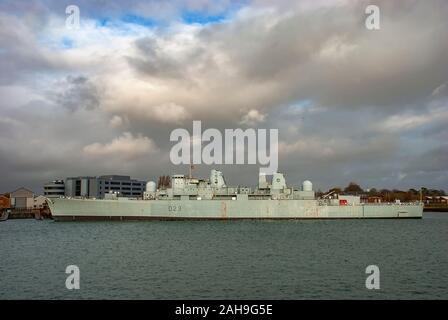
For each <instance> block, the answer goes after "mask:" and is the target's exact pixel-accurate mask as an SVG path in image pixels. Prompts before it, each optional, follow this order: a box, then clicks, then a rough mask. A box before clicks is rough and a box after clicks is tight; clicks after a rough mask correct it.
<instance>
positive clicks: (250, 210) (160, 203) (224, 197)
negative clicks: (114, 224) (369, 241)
mask: <svg viewBox="0 0 448 320" xmlns="http://www.w3.org/2000/svg"><path fill="white" fill-rule="evenodd" d="M270 178H271V179H268V178H267V176H266V175H264V174H260V175H259V181H258V186H257V187H256V188H250V187H241V186H237V187H231V186H227V185H226V181H225V179H224V176H223V174H222V172H221V171H217V170H212V171H211V173H210V178H209V179H197V178H193V177H191V174H190V175H189V176H185V175H173V176H171V179H170V181H169V183H168V184H165V185H164V186H159V188H157V187H156V183H155V182H153V181H149V182H148V183H147V184H146V191H145V192H144V195H143V197H142V198H140V199H136V198H126V197H120V195H118V194H116V193H106V195H105V197H104V199H94V198H69V197H60V198H52V199H47V203H48V206H49V208H50V211H51V214H52V217H53V219H55V220H56V221H64V220H140V219H156V220H183V219H193V220H194V219H196V220H203V219H222V220H225V219H348V218H352V219H358V218H359V219H364V218H400V219H401V218H422V215H423V203H422V202H421V201H420V202H413V203H400V202H394V203H362V202H361V198H360V197H359V196H353V195H336V194H327V195H324V196H322V197H316V196H315V192H314V191H313V185H312V183H311V182H310V181H308V180H306V181H303V183H302V184H301V187H300V188H298V187H296V188H294V187H290V186H287V185H286V180H285V177H284V175H283V174H282V173H274V174H273V175H272V176H270Z"/></svg>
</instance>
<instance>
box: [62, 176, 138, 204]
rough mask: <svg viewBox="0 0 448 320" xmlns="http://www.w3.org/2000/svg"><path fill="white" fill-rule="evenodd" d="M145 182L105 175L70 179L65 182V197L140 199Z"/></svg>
mask: <svg viewBox="0 0 448 320" xmlns="http://www.w3.org/2000/svg"><path fill="white" fill-rule="evenodd" d="M145 186H146V181H140V180H136V179H131V177H130V176H121V175H105V176H99V177H89V176H85V177H82V176H81V177H70V178H67V179H66V180H65V196H66V197H86V198H99V199H102V198H104V196H105V194H107V193H115V194H117V195H118V196H122V197H129V198H141V197H143V192H145Z"/></svg>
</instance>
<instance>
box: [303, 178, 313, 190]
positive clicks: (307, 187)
mask: <svg viewBox="0 0 448 320" xmlns="http://www.w3.org/2000/svg"><path fill="white" fill-rule="evenodd" d="M302 190H303V191H313V184H312V182H311V181H310V180H305V181H303V182H302Z"/></svg>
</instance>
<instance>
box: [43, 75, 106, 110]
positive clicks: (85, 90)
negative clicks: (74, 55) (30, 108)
mask: <svg viewBox="0 0 448 320" xmlns="http://www.w3.org/2000/svg"><path fill="white" fill-rule="evenodd" d="M56 85H57V87H58V89H57V91H56V92H54V91H52V92H50V93H49V96H50V97H49V98H50V99H52V100H53V101H54V103H55V104H57V105H58V106H62V107H64V108H67V109H69V110H71V111H75V110H77V109H80V108H82V109H86V110H92V109H95V108H97V107H98V106H99V105H100V96H99V92H98V89H97V88H96V85H95V84H93V83H92V82H91V81H90V80H89V79H88V78H87V77H85V76H71V75H69V76H67V77H66V78H65V79H64V80H63V81H60V82H58V83H57V84H56Z"/></svg>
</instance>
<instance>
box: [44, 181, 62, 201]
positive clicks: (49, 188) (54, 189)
mask: <svg viewBox="0 0 448 320" xmlns="http://www.w3.org/2000/svg"><path fill="white" fill-rule="evenodd" d="M44 196H46V197H47V198H59V197H63V196H65V182H64V180H53V181H51V182H47V183H46V184H44Z"/></svg>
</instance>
